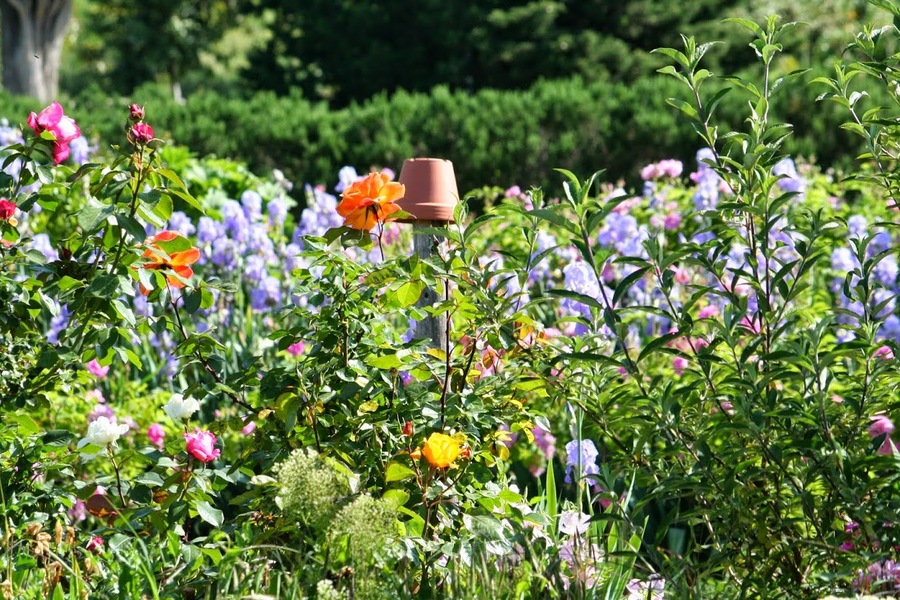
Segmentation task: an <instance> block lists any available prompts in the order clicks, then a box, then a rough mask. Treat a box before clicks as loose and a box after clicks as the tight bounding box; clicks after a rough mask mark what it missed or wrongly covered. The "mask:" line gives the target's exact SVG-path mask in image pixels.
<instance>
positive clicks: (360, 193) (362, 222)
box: [337, 173, 406, 231]
mask: <svg viewBox="0 0 900 600" xmlns="http://www.w3.org/2000/svg"><path fill="white" fill-rule="evenodd" d="M405 193H406V188H405V187H404V186H403V184H402V183H397V182H395V181H391V180H390V178H389V177H388V176H387V175H385V174H384V173H369V175H368V176H366V177H365V178H364V179H360V180H359V181H356V182H354V183H353V184H352V185H350V187H348V188H347V189H346V190H344V193H343V194H342V196H341V202H340V203H339V204H338V206H337V211H338V214H339V215H341V216H342V217H344V226H345V227H352V228H353V229H363V230H365V231H371V230H372V229H373V228H374V227H375V225H377V224H378V223H387V222H388V221H390V220H392V219H391V218H390V215H392V214H393V213H395V212H397V211H398V210H400V207H399V206H397V205H396V204H394V203H395V202H397V201H399V200H400V199H401V198H403V195H404V194H405Z"/></svg>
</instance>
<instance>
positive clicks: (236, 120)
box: [2, 74, 859, 193]
mask: <svg viewBox="0 0 900 600" xmlns="http://www.w3.org/2000/svg"><path fill="white" fill-rule="evenodd" d="M787 92H788V93H785V94H782V95H780V96H779V103H778V104H777V105H775V106H773V107H772V110H773V111H774V112H775V113H777V114H778V115H779V118H783V119H785V120H789V121H793V122H794V123H796V124H797V128H798V129H797V132H796V133H795V135H794V136H793V137H792V138H790V140H789V142H788V148H787V151H788V153H792V154H800V155H803V156H805V157H807V158H813V157H814V158H816V159H817V160H818V161H819V162H820V163H822V164H824V165H831V164H835V163H840V162H841V161H842V160H845V159H848V158H852V157H853V156H854V155H855V154H857V153H858V148H859V146H858V143H857V142H856V141H852V140H849V138H848V137H847V136H846V135H844V134H842V133H841V132H840V130H839V128H838V127H837V123H839V121H840V120H839V119H838V118H837V116H835V108H833V107H831V106H830V105H824V104H822V103H819V104H814V100H815V95H816V94H817V93H818V91H817V90H816V89H814V88H810V87H809V86H802V85H797V86H795V87H794V88H793V89H791V90H787ZM683 94H684V92H683V90H681V89H679V88H678V87H676V85H675V82H672V81H669V80H668V79H664V78H662V77H660V76H657V75H655V74H651V75H648V76H646V77H644V78H641V79H638V80H637V81H635V82H634V83H633V84H624V83H614V82H608V81H593V82H585V81H583V80H581V79H579V78H572V79H566V80H547V81H540V82H538V83H536V84H535V85H534V86H532V87H531V88H530V89H527V90H521V91H498V90H481V91H479V92H476V93H474V94H470V93H467V92H463V91H458V90H452V89H450V88H448V87H446V86H438V87H435V88H434V89H433V90H432V91H431V92H430V93H428V94H421V93H408V92H404V91H398V92H396V93H394V94H392V95H387V94H381V95H378V96H375V97H374V98H372V99H370V100H368V101H366V102H363V103H353V104H351V105H349V106H348V107H347V108H343V109H339V110H330V109H328V108H327V106H326V105H325V104H324V103H313V102H310V101H309V100H307V99H305V98H303V97H302V96H301V95H300V94H299V92H295V93H292V94H290V95H287V96H277V95H276V94H274V93H273V92H261V93H257V94H254V95H250V96H248V97H245V98H241V97H225V96H222V95H221V94H219V93H215V92H198V93H196V94H193V95H191V96H190V97H189V98H188V99H187V101H186V102H185V103H184V104H181V105H180V104H176V103H175V102H173V101H172V99H171V96H170V94H169V90H168V89H167V88H165V87H162V86H158V85H147V86H144V87H142V88H140V89H139V90H138V91H137V92H136V93H135V95H134V96H133V97H132V98H112V97H110V96H109V95H107V94H105V93H104V92H102V91H101V90H100V89H99V88H90V89H86V90H84V91H82V93H80V94H79V95H78V96H77V97H75V98H72V99H68V100H66V99H63V100H64V101H66V102H69V104H67V109H69V111H70V112H71V113H72V114H73V115H75V117H76V118H77V119H78V122H79V123H80V124H81V126H82V128H83V130H84V131H85V133H86V134H88V135H92V136H95V137H97V138H99V139H100V140H103V141H104V142H106V143H112V142H115V141H116V140H121V139H122V128H123V126H124V125H125V121H126V114H127V106H128V104H129V103H131V102H137V103H139V104H141V105H143V106H145V107H146V109H147V114H148V119H149V122H150V123H152V124H153V125H154V127H155V128H156V132H157V135H160V136H163V137H168V138H171V139H173V140H174V141H175V142H176V143H178V144H181V145H185V146H187V147H189V148H191V150H193V151H194V152H196V153H198V154H204V155H205V154H214V155H218V156H221V157H228V158H233V159H237V160H240V161H243V162H246V164H247V166H248V167H249V168H250V169H251V170H253V171H254V172H259V173H265V172H267V171H270V170H271V169H274V168H278V169H281V170H282V171H283V172H284V173H285V175H286V176H287V177H288V178H289V179H291V180H292V181H294V182H295V184H303V183H325V184H327V185H329V186H331V185H333V184H334V183H335V182H336V178H337V172H338V170H339V169H340V168H341V167H342V166H344V165H353V166H355V167H356V168H357V169H359V170H361V171H364V170H366V169H368V168H369V167H370V166H377V167H391V168H393V169H395V170H397V171H399V169H400V167H401V165H402V164H403V160H404V159H406V158H410V157H413V156H435V157H441V158H447V159H450V160H452V161H453V163H454V165H455V168H456V174H457V178H458V180H459V188H460V191H461V192H462V193H466V192H468V191H470V190H473V189H475V188H480V187H482V186H485V185H488V186H493V185H496V186H500V187H507V186H510V185H513V184H517V185H520V186H522V187H527V186H530V185H540V186H544V187H551V186H552V187H555V186H556V184H558V183H559V177H558V176H557V175H556V174H555V173H554V171H553V169H554V168H557V167H562V168H566V169H569V170H571V171H573V172H580V173H585V172H593V171H596V170H598V169H605V170H606V173H607V179H609V180H616V179H620V178H623V179H626V180H628V182H629V183H630V184H632V185H634V184H635V183H637V182H636V181H635V180H636V178H637V176H638V174H639V170H640V168H641V167H642V166H644V165H645V164H647V163H649V162H653V161H657V160H659V159H662V158H670V157H671V158H678V159H680V160H682V161H684V162H685V165H686V170H688V171H689V170H691V169H693V168H694V154H695V152H696V150H697V149H698V148H697V142H696V138H695V136H694V134H693V131H692V130H691V128H690V127H689V126H688V125H686V124H685V123H684V121H682V120H680V119H679V118H678V116H677V115H676V114H675V113H676V111H675V110H674V109H673V108H671V107H670V106H668V105H667V104H666V102H665V98H667V97H672V96H681V95H683ZM2 100H3V107H4V110H3V111H2V114H3V116H7V117H8V118H10V119H19V120H20V121H19V122H24V120H25V117H26V115H27V114H28V111H29V110H37V109H38V108H39V107H38V106H36V104H35V103H31V102H25V101H23V100H22V99H12V98H7V97H4V98H2ZM809 106H814V107H815V111H810V110H809V109H808V108H801V107H809ZM745 107H746V96H745V95H744V94H742V93H741V92H740V91H734V92H732V93H731V94H729V95H728V96H726V98H725V100H724V101H723V103H722V107H721V109H720V113H719V114H720V118H721V120H722V122H723V123H726V124H728V126H732V127H737V128H740V127H741V126H742V123H741V117H740V116H738V115H742V114H744V113H745ZM572 123H577V126H576V127H574V128H573V126H572ZM835 132H838V133H835Z"/></svg>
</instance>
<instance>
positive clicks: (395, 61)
mask: <svg viewBox="0 0 900 600" xmlns="http://www.w3.org/2000/svg"><path fill="white" fill-rule="evenodd" d="M769 13H779V14H781V15H782V16H783V17H784V18H785V19H792V20H802V21H804V22H805V23H806V25H805V26H804V27H802V28H800V29H799V30H798V31H797V32H796V33H795V34H793V35H792V37H790V38H788V40H787V41H786V43H785V46H786V52H785V53H784V55H783V57H782V58H781V59H780V61H779V63H778V64H776V65H775V67H776V69H778V70H780V71H782V72H785V73H786V72H790V71H792V70H795V69H798V68H801V67H812V71H813V72H812V73H811V74H810V75H808V76H807V77H806V80H807V81H808V80H809V79H810V78H811V77H813V76H814V75H816V74H822V73H823V72H825V73H827V72H828V70H829V69H830V63H832V62H833V61H834V60H836V59H837V58H838V57H839V56H840V54H841V52H842V49H843V47H844V45H845V44H846V43H847V41H848V40H849V39H851V35H850V32H852V31H855V30H857V29H858V28H859V23H860V22H867V21H868V20H870V19H872V18H873V13H872V10H871V7H870V6H869V5H868V4H867V2H865V0H825V1H818V0H804V1H800V2H790V3H788V2H783V1H780V0H770V1H768V2H762V3H760V2H749V1H748V0H698V1H696V2H691V3H686V4H684V3H683V5H680V6H679V7H678V9H677V10H673V7H672V4H671V2H668V1H667V0H636V1H630V2H609V1H608V0H587V1H585V0H580V1H575V0H562V1H559V0H485V1H484V2H477V3H447V2H437V1H436V0H418V1H416V2H412V1H410V0H400V1H376V0H373V1H367V2H360V1H357V0H341V1H332V0H309V1H305V2H288V1H285V0H199V1H192V2H188V1H186V0H149V1H148V2H143V1H142V2H138V1H137V0H109V1H104V2H99V1H97V0H76V2H75V10H74V17H73V19H72V22H71V24H70V28H69V31H68V36H67V40H66V50H65V52H64V55H63V62H62V65H61V72H60V88H61V95H62V97H63V99H64V100H66V101H67V102H68V103H69V105H70V106H71V108H70V112H72V113H73V114H74V115H75V116H76V117H77V118H78V119H79V122H80V123H82V124H83V125H84V126H85V129H86V131H87V132H89V133H92V134H93V135H95V136H97V137H98V138H99V139H104V140H105V139H116V137H115V136H118V135H119V133H120V131H121V127H122V124H121V123H119V122H118V120H116V119H117V118H114V117H111V116H110V115H114V114H118V111H120V110H121V107H122V106H123V105H125V104H127V103H130V102H132V101H135V102H139V103H141V104H145V105H146V106H147V108H148V111H149V112H148V114H149V115H150V118H151V120H152V122H153V123H154V125H156V126H157V127H159V128H165V129H166V130H167V133H168V135H169V136H170V137H171V138H173V139H174V141H175V142H177V143H180V144H186V145H188V146H189V147H190V148H191V149H192V150H194V151H195V152H198V153H201V154H209V153H212V154H217V155H220V156H227V157H231V158H236V159H238V160H242V161H246V163H247V164H248V166H249V167H250V168H251V169H254V170H257V171H262V170H265V169H270V168H280V169H281V170H282V171H284V172H285V174H286V175H287V176H288V178H290V179H291V180H293V181H294V182H295V183H298V184H299V183H303V182H312V183H320V182H324V183H328V184H332V183H334V182H333V179H334V176H335V173H336V172H337V170H338V169H339V168H340V167H341V166H343V165H344V164H353V165H355V166H357V167H358V168H366V167H368V166H370V165H373V166H374V165H377V166H388V167H392V168H394V169H399V167H400V165H401V164H402V161H403V160H404V159H405V158H408V157H410V156H425V155H433V156H441V157H445V158H449V159H451V160H453V161H454V163H455V165H456V167H457V172H458V175H459V179H460V187H461V189H463V190H466V191H468V190H471V189H473V188H476V187H478V186H482V185H499V186H508V185H512V184H519V185H523V186H527V185H532V184H534V185H548V184H551V183H558V177H557V176H556V175H554V174H553V171H552V169H553V168H554V167H565V168H568V169H570V170H573V171H575V172H592V171H594V170H596V169H599V168H603V169H606V170H607V174H608V178H610V179H617V178H622V177H625V178H629V179H631V182H632V183H633V182H634V178H636V176H637V172H638V170H639V168H640V167H641V166H642V165H643V164H646V163H647V162H650V161H652V160H658V159H660V158H665V157H668V156H671V157H675V158H679V159H681V160H683V161H686V162H687V163H688V164H689V165H692V164H693V155H694V153H695V151H696V150H697V147H696V146H697V144H696V141H695V137H694V134H693V131H692V130H691V128H690V127H689V126H688V125H687V124H686V123H685V122H684V121H683V120H681V119H680V118H679V117H678V115H676V114H675V113H674V111H673V109H671V108H670V107H668V106H666V105H665V102H664V98H666V97H667V96H672V95H680V94H683V92H682V91H680V90H677V88H673V86H672V84H671V83H670V82H667V81H664V80H662V78H661V77H659V76H658V75H657V74H656V73H655V69H656V68H658V67H660V66H661V65H662V64H663V63H662V62H661V60H660V57H658V56H657V55H654V54H651V51H652V50H653V49H654V48H656V47H660V46H678V45H679V44H680V42H679V36H680V34H682V33H683V34H688V35H695V36H697V38H698V39H700V40H720V41H721V43H720V44H718V45H717V46H716V47H715V48H714V49H713V50H711V52H710V53H709V55H708V57H707V59H706V65H705V66H706V67H707V68H708V69H710V70H711V71H713V72H714V73H733V72H738V73H739V72H741V70H743V69H750V68H753V67H752V66H751V65H752V64H753V61H754V55H753V52H752V51H751V50H750V49H749V48H748V47H747V44H748V42H749V39H747V37H746V34H745V33H743V32H741V31H740V29H739V28H737V27H736V26H734V25H733V24H729V23H725V22H723V20H722V19H723V18H725V17H727V16H735V15H740V16H748V17H751V18H759V17H762V16H764V15H766V14H769ZM819 91H820V90H817V89H811V88H810V87H808V86H805V85H797V86H796V87H795V88H794V89H792V90H789V92H790V93H788V94H785V95H784V96H782V98H781V101H780V103H779V104H778V105H777V106H775V107H773V108H774V110H775V112H776V114H777V116H778V117H779V118H781V119H784V120H787V121H789V122H792V123H795V125H796V127H797V133H796V135H795V136H794V137H793V138H792V140H791V141H790V146H789V147H788V151H789V152H791V153H793V154H798V155H803V156H805V157H807V158H812V159H815V160H816V161H818V162H819V163H821V164H823V165H825V166H831V165H838V166H841V165H843V164H846V163H847V162H848V161H849V160H850V159H851V158H852V157H853V156H855V155H856V154H857V153H858V150H859V145H858V143H857V142H856V141H855V140H852V139H851V138H849V137H848V136H846V135H843V134H841V133H840V130H839V128H838V127H837V125H838V124H839V123H840V118H839V116H838V115H837V114H836V111H835V109H834V108H832V107H830V106H822V105H815V104H814V101H815V97H816V95H817V94H818V93H819ZM872 94H873V95H874V96H876V98H878V97H880V96H883V95H884V92H878V91H875V90H872ZM879 94H880V96H879ZM746 101H747V98H746V96H742V95H741V94H739V93H733V94H730V95H729V96H728V97H727V98H726V100H725V102H724V106H723V110H722V113H721V114H722V118H723V120H724V121H725V122H726V123H727V124H728V125H731V126H741V119H742V117H741V116H739V115H743V114H744V107H745V105H746ZM20 102H22V104H24V106H25V107H27V108H28V109H29V110H33V109H34V108H35V107H36V106H35V103H34V102H27V101H21V100H18V99H13V98H11V97H9V96H3V97H0V103H2V104H0V106H7V107H9V108H8V109H7V110H4V111H3V113H4V114H7V115H11V114H20V113H21V112H22V111H21V110H16V109H17V107H18V106H20V104H19V103H20ZM809 106H816V110H815V111H810V110H809V109H808V107H809ZM26 114H27V113H26ZM572 123H578V124H579V125H578V127H577V128H573V127H572V125H571V124H572ZM273 148H274V149H275V151H274V152H273Z"/></svg>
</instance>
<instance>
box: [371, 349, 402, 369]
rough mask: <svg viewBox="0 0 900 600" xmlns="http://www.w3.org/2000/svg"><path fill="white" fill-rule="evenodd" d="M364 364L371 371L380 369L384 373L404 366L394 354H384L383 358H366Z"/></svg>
mask: <svg viewBox="0 0 900 600" xmlns="http://www.w3.org/2000/svg"><path fill="white" fill-rule="evenodd" d="M365 363H366V364H367V365H369V366H370V367H372V368H373V369H382V370H385V371H387V370H390V369H399V368H400V367H402V366H403V364H404V363H403V361H402V360H400V357H399V356H397V354H396V353H392V354H385V355H383V356H367V357H366V359H365Z"/></svg>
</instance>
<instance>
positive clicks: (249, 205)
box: [241, 190, 262, 223]
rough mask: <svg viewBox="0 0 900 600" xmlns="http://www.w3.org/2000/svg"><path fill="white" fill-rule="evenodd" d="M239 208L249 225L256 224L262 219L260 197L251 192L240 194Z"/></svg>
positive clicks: (256, 193)
mask: <svg viewBox="0 0 900 600" xmlns="http://www.w3.org/2000/svg"><path fill="white" fill-rule="evenodd" d="M241 206H242V207H243V209H244V216H245V217H246V218H247V221H249V222H250V223H256V222H257V221H260V220H261V219H262V196H260V195H259V193H258V192H255V191H253V190H246V191H245V192H244V193H243V194H241Z"/></svg>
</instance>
